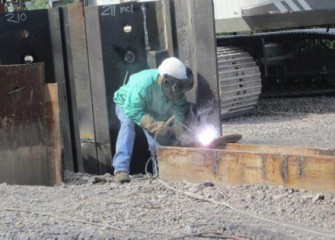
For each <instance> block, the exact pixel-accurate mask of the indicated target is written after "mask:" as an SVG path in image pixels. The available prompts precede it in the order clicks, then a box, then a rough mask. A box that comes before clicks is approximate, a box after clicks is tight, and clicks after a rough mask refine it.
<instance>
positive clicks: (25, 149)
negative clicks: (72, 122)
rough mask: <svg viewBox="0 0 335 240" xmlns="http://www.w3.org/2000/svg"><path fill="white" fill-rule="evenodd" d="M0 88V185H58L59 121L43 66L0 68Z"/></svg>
mask: <svg viewBox="0 0 335 240" xmlns="http://www.w3.org/2000/svg"><path fill="white" fill-rule="evenodd" d="M0 86H1V87H0V92H1V94H0V101H1V103H2V107H1V108H0V182H7V183H9V184H38V185H41V184H42V185H54V184H57V183H58V184H59V183H60V182H59V178H58V180H57V176H58V177H59V174H60V164H59V163H60V135H59V127H58V121H59V120H58V119H55V117H57V116H58V115H57V113H56V115H54V111H53V108H55V107H56V106H54V105H52V104H53V103H51V101H52V100H51V98H50V97H49V94H46V92H45V83H44V66H43V64H31V65H10V66H0ZM56 94H57V92H56ZM57 132H58V134H57ZM56 172H58V174H56Z"/></svg>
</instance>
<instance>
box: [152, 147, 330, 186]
mask: <svg viewBox="0 0 335 240" xmlns="http://www.w3.org/2000/svg"><path fill="white" fill-rule="evenodd" d="M157 157H158V162H159V173H160V174H159V175H160V178H162V179H165V180H178V181H179V180H188V181H191V182H202V181H212V182H215V183H218V184H266V185H277V186H284V187H287V188H294V189H306V190H311V191H317V192H335V150H334V149H318V148H304V147H283V146H270V145H249V144H227V145H226V147H225V148H224V149H207V148H178V147H159V148H157Z"/></svg>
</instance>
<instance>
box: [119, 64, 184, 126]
mask: <svg viewBox="0 0 335 240" xmlns="http://www.w3.org/2000/svg"><path fill="white" fill-rule="evenodd" d="M158 76H159V73H158V70H157V69H149V70H143V71H141V72H138V73H135V74H132V75H131V76H130V78H129V81H128V83H127V84H125V85H123V86H122V87H120V89H119V90H117V91H116V92H115V94H114V102H115V103H116V104H119V105H120V106H122V108H123V110H124V112H125V114H126V115H127V116H128V117H129V118H130V119H132V120H133V121H134V122H135V123H136V124H138V125H140V123H141V120H142V118H143V117H144V115H145V114H149V115H150V116H151V117H153V118H154V119H155V120H158V121H166V120H167V119H168V118H169V117H171V116H172V115H175V116H176V120H177V121H183V120H184V114H185V112H186V110H187V101H186V97H185V96H183V97H182V98H181V99H179V100H176V101H167V99H166V97H165V95H164V93H163V91H162V88H161V86H160V85H159V84H158V81H157V80H158Z"/></svg>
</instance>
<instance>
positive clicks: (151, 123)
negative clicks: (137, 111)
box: [140, 114, 175, 136]
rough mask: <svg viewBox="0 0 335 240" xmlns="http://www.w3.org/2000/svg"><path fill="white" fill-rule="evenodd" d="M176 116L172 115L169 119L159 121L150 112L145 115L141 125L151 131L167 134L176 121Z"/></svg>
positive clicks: (152, 132) (156, 133) (156, 134)
mask: <svg viewBox="0 0 335 240" xmlns="http://www.w3.org/2000/svg"><path fill="white" fill-rule="evenodd" d="M174 119H175V116H172V117H171V118H169V119H168V120H167V121H165V122H164V121H157V120H155V119H153V118H152V117H151V116H150V115H149V114H146V115H144V117H143V118H142V121H141V123H140V126H141V127H142V128H144V129H146V130H147V131H148V132H149V133H151V134H154V135H155V136H158V135H165V134H167V132H168V131H169V129H170V125H171V124H172V122H173V121H174Z"/></svg>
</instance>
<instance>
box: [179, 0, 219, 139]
mask: <svg viewBox="0 0 335 240" xmlns="http://www.w3.org/2000/svg"><path fill="white" fill-rule="evenodd" d="M172 8H173V10H174V11H172V14H173V20H174V21H173V22H172V27H173V29H174V31H175V32H174V40H175V43H176V44H175V47H176V55H177V56H178V57H179V58H180V59H181V60H183V61H184V62H185V63H186V64H187V65H188V66H190V67H191V68H192V70H193V74H194V77H195V86H194V88H193V90H192V91H190V92H189V93H187V98H188V101H190V102H192V103H195V104H196V106H197V109H198V112H199V113H201V115H200V116H198V119H199V122H200V123H198V125H199V124H200V125H201V124H207V125H208V124H211V125H212V126H213V127H214V128H215V129H216V131H217V132H218V133H219V135H221V120H220V107H219V103H220V97H219V86H218V75H217V73H218V70H217V57H216V35H215V23H214V5H213V1H211V0H174V1H173V3H172Z"/></svg>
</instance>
